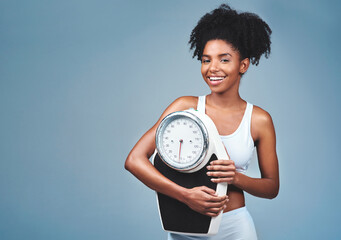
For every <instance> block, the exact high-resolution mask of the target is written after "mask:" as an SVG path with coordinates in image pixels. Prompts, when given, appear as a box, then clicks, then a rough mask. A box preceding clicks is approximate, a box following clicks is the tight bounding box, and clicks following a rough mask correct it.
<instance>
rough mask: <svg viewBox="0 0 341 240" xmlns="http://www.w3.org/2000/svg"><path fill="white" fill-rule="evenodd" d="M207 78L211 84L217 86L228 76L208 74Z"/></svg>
mask: <svg viewBox="0 0 341 240" xmlns="http://www.w3.org/2000/svg"><path fill="white" fill-rule="evenodd" d="M207 78H208V80H209V81H210V83H211V85H213V86H217V85H219V84H220V83H221V82H222V81H223V80H224V78H226V76H208V77H207Z"/></svg>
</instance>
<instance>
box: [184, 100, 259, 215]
mask: <svg viewBox="0 0 341 240" xmlns="http://www.w3.org/2000/svg"><path fill="white" fill-rule="evenodd" d="M186 98H187V97H186ZM187 101H188V102H187V103H186V105H187V106H189V107H192V108H196V107H197V104H198V97H188V99H187ZM241 103H242V104H241V105H240V107H239V108H236V109H235V110H232V111H231V110H226V111H222V110H221V109H218V108H215V107H214V106H212V105H210V104H209V102H208V101H207V102H206V107H205V113H206V114H207V115H208V116H209V117H210V118H211V119H212V120H213V122H214V124H215V125H216V127H217V130H218V132H219V134H220V135H223V136H226V135H231V134H232V133H234V132H235V131H236V130H237V128H238V127H239V125H240V123H241V121H242V119H243V116H244V113H245V109H246V105H247V103H246V101H244V100H242V102H241ZM187 106H186V107H187ZM254 112H255V111H253V112H252V118H253V115H254V114H255V113H254ZM253 128H254V125H253V124H251V133H252V140H253V142H255V143H256V140H257V139H256V138H254V134H256V133H255V131H254V130H253ZM231 159H232V158H231ZM232 160H233V159H232ZM227 195H228V198H229V202H228V204H227V207H226V208H225V209H224V212H228V211H231V210H234V209H237V208H240V207H243V206H245V197H244V192H243V190H241V189H239V188H237V187H235V186H234V185H229V187H228V192H227Z"/></svg>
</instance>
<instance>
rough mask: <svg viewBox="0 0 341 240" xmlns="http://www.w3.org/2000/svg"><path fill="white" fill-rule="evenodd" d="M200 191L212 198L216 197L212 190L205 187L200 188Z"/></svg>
mask: <svg viewBox="0 0 341 240" xmlns="http://www.w3.org/2000/svg"><path fill="white" fill-rule="evenodd" d="M201 190H202V191H203V192H206V193H208V194H210V195H214V196H217V194H216V193H215V190H213V189H212V188H209V187H206V186H202V188H201Z"/></svg>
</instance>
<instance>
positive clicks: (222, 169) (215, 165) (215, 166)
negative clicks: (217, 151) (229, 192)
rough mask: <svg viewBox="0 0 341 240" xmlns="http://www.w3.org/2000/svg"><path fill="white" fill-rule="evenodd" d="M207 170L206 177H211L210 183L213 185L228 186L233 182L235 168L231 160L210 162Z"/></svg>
mask: <svg viewBox="0 0 341 240" xmlns="http://www.w3.org/2000/svg"><path fill="white" fill-rule="evenodd" d="M207 169H208V170H209V171H208V172H207V175H208V176H210V177H213V178H212V179H211V181H212V182H214V183H221V182H227V183H229V184H230V183H233V181H234V177H235V174H236V167H235V165H234V161H232V160H221V159H220V160H214V161H211V162H210V165H209V166H207Z"/></svg>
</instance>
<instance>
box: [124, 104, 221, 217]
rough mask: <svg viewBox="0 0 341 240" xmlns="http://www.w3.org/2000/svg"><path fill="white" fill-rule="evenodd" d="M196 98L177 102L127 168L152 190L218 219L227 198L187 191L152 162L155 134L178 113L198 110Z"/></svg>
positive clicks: (199, 190) (209, 192) (134, 151)
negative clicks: (162, 123) (169, 118)
mask: <svg viewBox="0 0 341 240" xmlns="http://www.w3.org/2000/svg"><path fill="white" fill-rule="evenodd" d="M196 103H197V98H196V97H181V98H178V99H176V100H175V101H174V102H173V103H172V104H171V105H170V106H169V107H168V108H167V109H166V110H165V111H164V112H163V114H162V115H161V117H160V119H159V120H158V121H157V123H156V124H155V125H154V126H153V127H152V128H151V129H149V130H148V131H147V132H146V133H145V134H144V135H143V136H142V137H141V139H140V140H139V141H138V142H137V143H136V145H135V146H134V147H133V149H132V150H131V151H130V153H129V155H128V157H127V159H126V161H125V168H126V169H127V170H128V171H129V172H131V173H132V174H133V175H134V176H135V177H136V178H138V179H139V180H140V181H141V182H143V183H144V184H145V185H147V186H148V187H149V188H151V189H153V190H155V191H157V192H160V193H163V194H165V195H168V196H170V197H172V198H175V199H177V200H178V201H180V202H183V203H185V204H187V205H188V206H189V207H190V208H191V209H193V210H195V211H197V212H200V213H202V214H205V215H208V216H212V217H213V216H216V215H218V214H219V213H220V211H221V210H222V209H223V207H224V205H225V204H226V203H227V196H221V197H218V196H217V195H216V194H215V191H214V190H213V189H211V188H208V187H205V186H201V187H195V188H192V189H187V188H184V187H182V186H180V185H177V184H176V183H174V182H172V181H171V180H169V179H168V178H166V177H165V176H163V175H162V174H161V173H160V172H159V171H158V170H157V169H156V168H155V167H154V166H153V165H152V164H151V162H150V161H149V158H150V157H151V156H152V154H153V153H154V150H155V132H156V129H157V127H158V126H159V124H160V122H161V121H162V119H163V118H164V117H165V116H167V115H168V114H170V113H172V112H175V111H182V110H186V109H188V108H191V107H193V108H195V107H196Z"/></svg>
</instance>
